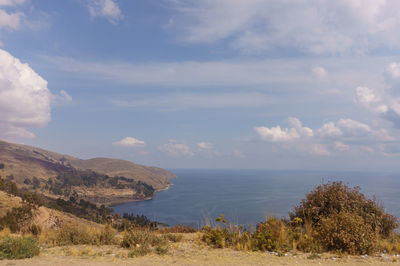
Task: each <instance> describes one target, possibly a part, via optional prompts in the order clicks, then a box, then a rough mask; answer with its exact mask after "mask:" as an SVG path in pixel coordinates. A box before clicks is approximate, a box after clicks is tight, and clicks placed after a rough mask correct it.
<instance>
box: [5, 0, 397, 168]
mask: <svg viewBox="0 0 400 266" xmlns="http://www.w3.org/2000/svg"><path fill="white" fill-rule="evenodd" d="M398 10H400V3H398V1H394V0H392V1H390V0H387V1H385V0H364V1H360V0H346V1H320V0H318V1H317V0H308V1H306V0H301V1H279V0H246V1H241V0H219V1H211V0H198V1H187V0H159V1H131V0H65V1H50V0H0V42H1V47H0V114H1V115H0V138H1V139H4V140H8V141H13V142H18V143H24V144H29V145H34V146H40V147H42V148H46V149H50V150H54V151H57V152H60V153H65V154H70V155H73V156H77V157H79V158H84V159H85V158H92V157H100V156H101V157H113V158H121V159H127V160H131V161H134V162H137V163H142V164H146V165H156V166H160V167H167V168H268V169H315V170H364V171H365V170H368V171H398V170H399V167H398V160H399V156H400V134H399V133H400V132H399V127H400V56H399V55H400V14H399V13H398Z"/></svg>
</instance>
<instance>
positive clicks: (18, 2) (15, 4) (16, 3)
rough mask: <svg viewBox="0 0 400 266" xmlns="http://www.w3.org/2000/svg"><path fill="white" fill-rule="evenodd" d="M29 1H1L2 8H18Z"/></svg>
mask: <svg viewBox="0 0 400 266" xmlns="http://www.w3.org/2000/svg"><path fill="white" fill-rule="evenodd" d="M27 1H29V0H0V6H17V5H23V4H25V3H26V2H27Z"/></svg>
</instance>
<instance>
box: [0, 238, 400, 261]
mask: <svg viewBox="0 0 400 266" xmlns="http://www.w3.org/2000/svg"><path fill="white" fill-rule="evenodd" d="M188 235H189V234H187V235H185V238H184V240H183V241H182V242H179V243H174V244H171V245H170V247H169V251H168V253H167V254H166V255H157V254H154V253H151V254H149V255H146V256H142V257H135V258H128V253H129V251H128V250H126V249H122V248H120V247H119V246H86V245H82V246H67V247H50V248H44V249H43V250H42V251H41V253H40V255H39V256H37V257H34V258H32V259H24V260H12V261H11V260H4V261H0V265H8V266H11V265H16V266H17V265H30V266H31V265H43V266H50V265H51V266H53V265H66V266H74V265H100V266H102V265H400V256H394V255H393V256H392V255H379V256H343V257H339V256H338V255H335V254H321V255H317V256H312V255H311V254H304V253H303V254H296V253H288V254H286V255H285V256H282V257H279V256H277V255H276V254H273V253H266V252H244V251H234V250H231V249H213V248H209V247H207V246H204V245H203V244H201V243H199V242H198V241H197V240H196V235H195V234H193V235H191V236H189V237H188Z"/></svg>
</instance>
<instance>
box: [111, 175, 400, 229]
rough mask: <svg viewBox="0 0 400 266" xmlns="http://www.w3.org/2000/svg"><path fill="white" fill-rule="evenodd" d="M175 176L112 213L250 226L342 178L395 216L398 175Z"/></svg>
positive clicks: (398, 213)
mask: <svg viewBox="0 0 400 266" xmlns="http://www.w3.org/2000/svg"><path fill="white" fill-rule="evenodd" d="M172 172H174V173H175V174H176V175H177V176H178V178H177V179H174V180H172V182H173V183H174V185H173V186H171V188H170V189H169V190H166V191H161V192H159V193H157V194H156V195H155V197H154V198H153V199H152V200H149V201H142V202H131V203H126V204H122V205H118V206H114V207H113V208H114V211H115V212H116V213H124V212H129V213H135V214H144V215H146V216H147V217H148V218H151V219H153V220H156V221H159V222H163V223H166V224H169V225H176V224H184V225H193V226H201V225H203V224H204V222H205V217H206V218H212V220H214V219H215V217H217V216H218V215H219V214H221V213H223V214H225V217H227V218H228V219H229V220H230V221H233V222H235V223H240V224H245V225H254V224H256V223H257V222H260V221H262V220H264V219H265V217H266V216H276V217H282V216H288V212H289V211H290V210H291V209H292V207H293V206H295V205H297V204H298V203H299V202H300V200H301V199H302V198H304V195H305V194H306V193H307V192H309V191H311V190H312V189H313V187H314V186H315V185H318V184H321V183H322V182H325V183H326V182H328V181H338V180H341V181H343V182H344V183H346V184H348V185H350V186H352V187H353V186H360V187H361V192H363V193H365V194H366V195H367V196H368V197H372V196H374V195H375V196H376V198H377V200H378V201H379V202H382V203H384V206H385V208H386V209H387V211H389V212H390V213H392V214H394V215H396V216H397V217H399V218H400V174H382V173H356V172H315V171H313V172H308V171H267V170H186V169H185V170H172Z"/></svg>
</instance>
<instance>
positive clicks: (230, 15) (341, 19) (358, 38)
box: [171, 0, 400, 54]
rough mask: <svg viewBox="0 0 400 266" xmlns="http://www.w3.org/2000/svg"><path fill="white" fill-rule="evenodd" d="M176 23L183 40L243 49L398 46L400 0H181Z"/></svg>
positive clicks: (337, 49) (350, 49)
mask: <svg viewBox="0 0 400 266" xmlns="http://www.w3.org/2000/svg"><path fill="white" fill-rule="evenodd" d="M171 3H173V4H174V7H175V10H176V15H175V16H174V25H175V27H177V28H178V29H180V30H181V32H182V33H181V35H180V39H181V40H182V41H183V42H185V43H218V42H228V43H229V44H230V45H231V46H232V47H233V48H235V49H240V50H242V51H245V52H248V51H260V50H268V49H270V50H271V49H275V48H280V47H281V48H285V49H295V50H298V51H300V52H306V53H313V54H338V53H346V52H347V53H348V52H364V51H369V50H372V49H374V48H377V47H379V48H382V47H388V48H393V47H396V48H399V45H400V37H399V34H398V33H399V30H398V29H399V26H400V19H399V16H398V12H397V10H399V8H400V3H399V2H398V1H386V0H364V1H360V0H346V1H342V0H340V1H319V0H310V1H281V0H270V1H260V0H246V1H242V0H220V1H210V0H198V1H188V0H178V1H175V0H174V1H171Z"/></svg>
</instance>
